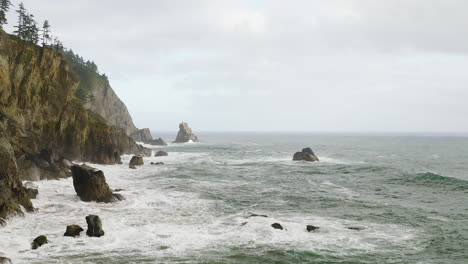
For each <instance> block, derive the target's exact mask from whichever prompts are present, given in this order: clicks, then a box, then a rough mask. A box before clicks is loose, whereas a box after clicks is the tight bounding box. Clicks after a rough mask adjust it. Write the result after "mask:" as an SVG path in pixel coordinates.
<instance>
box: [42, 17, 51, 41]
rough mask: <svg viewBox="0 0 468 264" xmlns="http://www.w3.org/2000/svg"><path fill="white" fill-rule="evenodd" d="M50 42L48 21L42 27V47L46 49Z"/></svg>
mask: <svg viewBox="0 0 468 264" xmlns="http://www.w3.org/2000/svg"><path fill="white" fill-rule="evenodd" d="M50 41H51V37H50V24H49V21H48V20H46V21H44V25H43V26H42V46H43V47H46V46H47V45H48V44H49V42H50Z"/></svg>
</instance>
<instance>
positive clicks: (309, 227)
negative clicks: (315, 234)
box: [306, 225, 319, 232]
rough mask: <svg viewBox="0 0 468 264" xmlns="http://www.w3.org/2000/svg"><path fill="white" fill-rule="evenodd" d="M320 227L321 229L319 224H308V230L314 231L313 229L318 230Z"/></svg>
mask: <svg viewBox="0 0 468 264" xmlns="http://www.w3.org/2000/svg"><path fill="white" fill-rule="evenodd" d="M318 229H319V227H318V226H313V225H307V226H306V230H307V232H312V231H315V230H318Z"/></svg>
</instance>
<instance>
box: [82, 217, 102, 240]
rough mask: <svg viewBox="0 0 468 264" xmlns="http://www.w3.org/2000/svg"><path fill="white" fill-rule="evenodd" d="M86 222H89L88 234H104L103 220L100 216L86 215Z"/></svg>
mask: <svg viewBox="0 0 468 264" xmlns="http://www.w3.org/2000/svg"><path fill="white" fill-rule="evenodd" d="M86 223H87V224H88V230H87V231H86V235H88V236H90V237H101V236H103V235H104V230H102V222H101V219H100V218H99V216H97V215H88V216H87V217H86Z"/></svg>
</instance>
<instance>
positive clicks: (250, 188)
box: [0, 133, 468, 263]
mask: <svg viewBox="0 0 468 264" xmlns="http://www.w3.org/2000/svg"><path fill="white" fill-rule="evenodd" d="M200 136H201V139H202V140H203V143H196V144H181V145H171V146H169V147H165V148H162V149H164V150H166V151H168V152H169V155H170V156H169V157H159V158H155V157H153V158H146V159H145V165H144V166H142V167H139V168H138V169H137V170H131V169H128V161H129V158H130V157H128V156H125V157H124V158H123V160H124V164H123V165H115V166H102V165H96V166H95V167H98V168H99V169H102V170H103V171H104V173H105V175H106V178H107V181H108V183H109V185H110V186H111V188H122V189H124V191H123V192H122V194H123V195H124V196H125V197H126V200H125V201H123V202H119V203H115V204H96V203H84V202H81V201H80V200H79V198H78V197H77V196H76V195H75V192H74V189H73V184H72V180H71V179H66V180H60V181H43V182H39V183H38V186H39V192H40V194H39V196H38V199H37V200H34V205H35V207H37V208H38V212H36V213H33V214H27V215H26V216H25V217H24V218H14V219H11V220H9V222H8V225H7V227H4V228H1V229H0V256H1V255H6V256H8V257H10V258H12V260H13V261H14V263H468V250H467V246H468V138H463V137H404V136H394V137H392V136H375V137H369V136H339V135H334V136H333V135H330V136H323V135H322V136H321V135H306V134H245V133H244V134H243V133H238V134H205V135H203V134H202V135H200ZM306 146H310V147H312V148H313V149H314V150H315V152H316V153H317V154H318V156H319V157H320V158H321V162H319V163H306V162H293V161H291V158H292V155H293V153H294V152H295V151H297V150H300V149H301V148H303V147H306ZM158 149H160V148H158ZM156 150H157V149H156ZM151 161H163V162H165V163H166V165H165V166H153V165H150V164H149V163H150V162H151ZM249 213H258V214H266V215H269V216H270V217H269V218H261V217H254V218H246V217H247V216H248V215H249ZM88 214H97V215H99V216H100V217H101V219H102V221H103V227H104V230H105V232H106V235H105V236H104V237H101V238H89V237H86V235H84V233H82V236H81V237H80V238H70V237H63V233H64V232H65V227H66V226H67V225H70V224H79V225H81V226H82V227H86V221H85V216H86V215H88ZM275 222H278V223H281V224H282V225H283V226H284V227H285V228H286V229H287V230H283V231H281V230H274V229H273V228H271V226H270V225H271V224H272V223H275ZM245 223H246V224H245ZM308 224H311V225H316V226H319V227H320V229H319V230H318V232H311V233H308V232H307V231H306V230H305V226H306V225H308ZM347 227H364V228H365V229H364V230H361V231H356V230H350V229H347ZM41 234H44V235H46V236H47V237H48V238H49V240H50V241H51V242H50V243H49V244H47V245H45V246H43V247H41V248H40V249H38V250H34V251H33V250H30V243H31V241H32V240H33V239H34V238H35V237H36V236H38V235H41Z"/></svg>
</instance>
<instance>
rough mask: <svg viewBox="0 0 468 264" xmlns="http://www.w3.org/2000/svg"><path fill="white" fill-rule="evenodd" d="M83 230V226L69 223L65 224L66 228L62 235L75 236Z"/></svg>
mask: <svg viewBox="0 0 468 264" xmlns="http://www.w3.org/2000/svg"><path fill="white" fill-rule="evenodd" d="M82 231H83V228H81V226H79V225H69V226H67V230H66V231H65V234H63V235H64V236H69V237H77V236H79V235H80V233H81V232H82Z"/></svg>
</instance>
